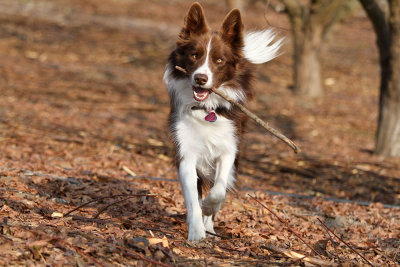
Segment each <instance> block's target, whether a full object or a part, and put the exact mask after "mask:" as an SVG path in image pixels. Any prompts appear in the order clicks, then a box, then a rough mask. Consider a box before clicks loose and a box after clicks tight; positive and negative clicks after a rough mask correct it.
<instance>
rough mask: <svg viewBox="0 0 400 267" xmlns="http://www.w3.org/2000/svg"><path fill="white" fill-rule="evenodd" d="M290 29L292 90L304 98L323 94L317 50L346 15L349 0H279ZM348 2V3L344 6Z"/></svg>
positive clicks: (319, 49) (318, 50) (318, 51)
mask: <svg viewBox="0 0 400 267" xmlns="http://www.w3.org/2000/svg"><path fill="white" fill-rule="evenodd" d="M281 1H282V3H283V4H284V5H285V7H286V10H287V13H288V15H289V19H290V24H291V26H292V33H293V44H294V64H293V66H294V88H293V91H294V92H295V93H297V94H299V95H304V96H307V97H318V96H321V95H323V93H324V90H323V86H322V79H321V67H320V51H321V47H322V45H323V41H324V40H325V38H326V36H327V34H328V33H329V31H330V29H331V28H332V25H334V24H335V23H336V22H337V21H338V20H339V19H340V18H341V17H343V16H345V15H346V14H347V13H348V12H345V9H346V8H347V5H348V3H349V2H351V1H349V0H323V1H322V0H321V1H298V0H281ZM346 3H347V4H346Z"/></svg>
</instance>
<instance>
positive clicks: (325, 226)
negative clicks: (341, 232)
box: [317, 218, 374, 266]
mask: <svg viewBox="0 0 400 267" xmlns="http://www.w3.org/2000/svg"><path fill="white" fill-rule="evenodd" d="M317 220H318V221H319V222H320V223H321V225H322V226H323V227H324V228H325V229H326V231H328V232H329V233H332V234H333V235H334V236H335V237H336V238H337V239H339V240H340V242H342V243H343V244H345V245H346V246H347V247H348V248H349V249H351V250H352V251H353V252H354V253H356V254H357V255H358V256H360V257H361V258H362V259H363V260H364V261H365V262H366V263H367V264H368V265H369V266H374V265H372V263H370V262H369V261H368V260H367V259H366V258H365V257H364V256H363V255H361V254H360V253H359V252H358V251H357V250H355V249H354V248H352V247H351V246H350V245H349V244H347V242H345V241H344V240H343V239H342V238H340V237H339V236H338V235H336V234H335V232H334V231H332V230H331V229H330V228H329V227H328V226H327V225H326V224H325V223H323V222H322V221H321V220H320V219H319V218H317Z"/></svg>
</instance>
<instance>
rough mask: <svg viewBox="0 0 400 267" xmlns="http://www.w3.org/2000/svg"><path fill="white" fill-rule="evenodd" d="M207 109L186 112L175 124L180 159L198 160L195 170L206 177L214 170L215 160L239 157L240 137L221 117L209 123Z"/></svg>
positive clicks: (232, 126)
mask: <svg viewBox="0 0 400 267" xmlns="http://www.w3.org/2000/svg"><path fill="white" fill-rule="evenodd" d="M206 114H207V113H206V112H205V111H204V110H187V109H186V110H185V112H182V113H180V114H179V115H178V118H177V120H176V122H175V138H176V141H177V142H178V153H179V156H180V157H181V158H185V157H195V158H196V159H197V164H196V167H197V169H198V170H199V171H200V172H201V173H202V174H203V175H204V176H206V178H209V179H212V178H213V177H209V176H210V175H212V173H213V170H214V169H215V160H216V159H218V158H219V157H221V156H223V155H224V154H231V155H232V154H233V155H236V152H237V143H238V141H237V137H236V129H235V125H234V123H233V121H231V120H228V119H226V118H225V117H222V116H218V119H217V121H215V122H208V121H206V120H205V119H204V117H205V116H206Z"/></svg>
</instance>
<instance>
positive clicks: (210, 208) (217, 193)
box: [202, 153, 235, 216]
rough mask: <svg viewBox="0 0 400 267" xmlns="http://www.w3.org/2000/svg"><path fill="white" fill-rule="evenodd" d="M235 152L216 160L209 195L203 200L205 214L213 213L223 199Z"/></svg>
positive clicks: (218, 208)
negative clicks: (213, 179) (213, 178)
mask: <svg viewBox="0 0 400 267" xmlns="http://www.w3.org/2000/svg"><path fill="white" fill-rule="evenodd" d="M234 162H235V153H226V154H224V155H222V156H221V157H220V158H219V159H217V161H216V171H215V181H214V186H213V187H212V188H211V190H210V193H209V195H208V196H207V197H206V198H205V199H204V200H203V205H202V208H203V213H204V215H206V216H211V215H215V214H216V213H217V212H218V211H219V210H220V208H221V206H222V204H223V203H224V201H225V195H226V187H227V184H228V180H229V179H234V178H233V168H234Z"/></svg>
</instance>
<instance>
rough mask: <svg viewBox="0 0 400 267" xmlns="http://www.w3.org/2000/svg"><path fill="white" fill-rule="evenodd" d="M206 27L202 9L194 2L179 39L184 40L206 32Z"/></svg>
mask: <svg viewBox="0 0 400 267" xmlns="http://www.w3.org/2000/svg"><path fill="white" fill-rule="evenodd" d="M208 30H209V29H208V26H207V22H206V17H205V15H204V11H203V8H202V7H201V5H200V4H199V3H198V2H195V3H194V4H193V5H192V6H191V7H190V9H189V11H188V13H187V15H186V17H185V22H184V25H183V28H182V30H181V32H180V34H179V38H181V39H183V40H186V39H189V37H190V36H191V35H194V34H202V33H205V32H207V31H208Z"/></svg>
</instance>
